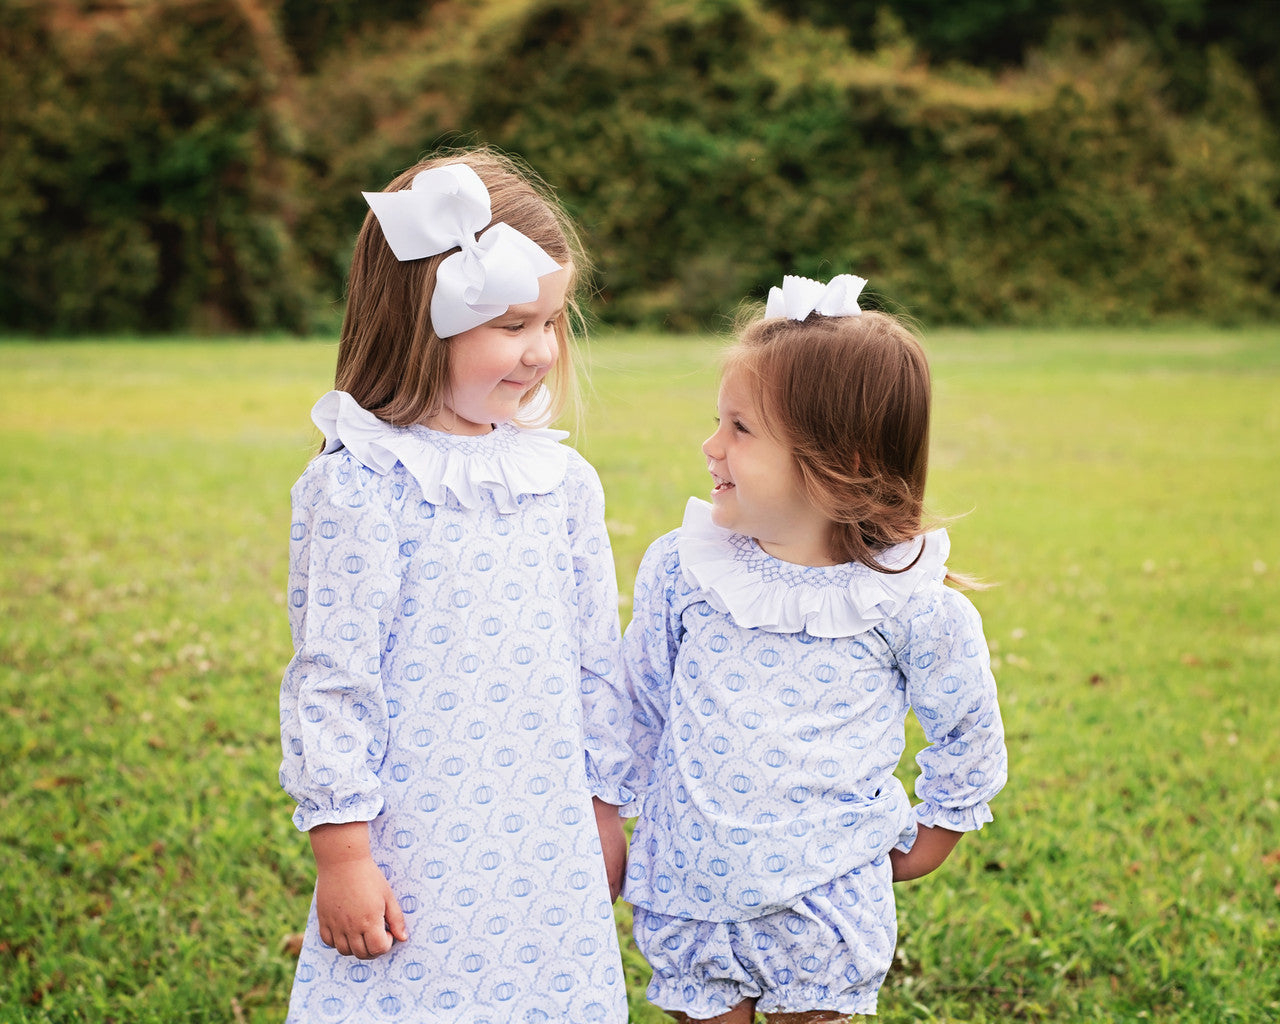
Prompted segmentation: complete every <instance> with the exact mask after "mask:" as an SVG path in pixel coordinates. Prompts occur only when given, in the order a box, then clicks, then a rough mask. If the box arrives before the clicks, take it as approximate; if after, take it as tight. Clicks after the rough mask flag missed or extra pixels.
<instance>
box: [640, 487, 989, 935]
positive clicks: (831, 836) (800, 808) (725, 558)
mask: <svg viewBox="0 0 1280 1024" xmlns="http://www.w3.org/2000/svg"><path fill="white" fill-rule="evenodd" d="M689 511H690V512H691V513H692V515H689V516H688V517H687V518H686V522H685V524H684V525H683V526H682V527H681V528H680V529H679V530H677V531H673V532H672V533H670V534H667V535H666V536H665V537H662V538H659V539H658V540H657V541H655V542H654V543H653V544H652V545H651V546H650V548H649V550H648V551H647V552H646V554H645V556H644V559H643V560H642V562H641V565H640V570H639V572H638V573H637V576H636V588H635V599H634V604H633V613H632V619H631V624H630V625H629V626H628V627H627V631H626V635H625V636H624V638H623V657H624V660H625V663H626V668H627V682H628V686H629V687H630V689H631V692H632V699H633V720H634V723H635V726H634V729H633V732H632V749H633V751H634V756H635V768H634V770H633V772H632V775H631V776H630V777H629V778H630V782H629V788H631V789H633V790H635V791H636V792H637V793H638V794H639V796H640V806H641V813H640V817H639V820H638V821H637V823H636V827H635V832H634V835H633V838H632V843H631V854H630V863H629V866H628V869H627V888H626V890H625V896H626V898H627V899H628V900H629V901H630V902H631V903H633V904H635V905H637V906H641V907H644V908H646V909H648V910H651V911H654V912H655V913H658V914H662V915H665V916H667V917H682V918H689V919H692V920H699V921H748V920H754V919H755V918H758V917H761V916H763V915H766V914H771V913H775V912H778V911H782V910H785V909H787V908H788V907H791V906H794V905H796V901H797V900H800V899H802V898H803V897H804V895H805V894H806V893H808V892H810V891H812V890H814V889H816V888H818V887H820V886H822V885H825V884H827V883H829V882H831V881H832V880H834V879H836V878H839V877H840V876H842V875H846V874H848V873H849V872H851V871H855V870H858V869H860V868H863V867H865V866H866V865H869V864H871V863H873V862H874V861H876V860H877V859H878V858H880V857H882V856H884V855H886V854H888V852H889V851H890V850H891V849H892V848H894V847H900V848H909V847H910V845H911V844H912V843H913V842H914V838H915V834H916V829H917V826H918V825H920V824H924V825H941V826H944V827H946V828H949V829H954V830H955V831H961V832H963V831H968V830H972V829H976V828H980V827H981V826H982V825H983V823H985V822H987V821H990V820H991V812H990V810H989V807H988V802H989V801H990V799H991V798H992V797H993V796H994V795H995V794H996V793H997V792H999V790H1000V789H1001V787H1002V786H1003V784H1004V781H1005V772H1006V754H1005V747H1004V732H1003V727H1002V725H1001V719H1000V711H999V706H998V703H997V700H996V687H995V680H994V679H993V678H992V675H991V669H990V658H989V656H988V653H987V646H986V642H985V640H984V638H983V634H982V624H981V620H980V619H979V617H978V614H977V612H976V611H975V609H974V608H973V605H972V604H971V603H970V602H969V601H968V600H967V599H966V598H965V597H964V596H963V595H962V594H960V593H958V592H957V591H955V590H953V589H951V588H950V587H947V586H945V585H944V584H943V582H942V575H943V574H944V573H945V566H943V565H941V564H940V559H934V560H933V561H931V562H930V563H929V565H928V566H927V567H926V568H924V569H922V570H921V571H920V572H919V573H916V574H915V575H914V576H913V577H911V579H912V580H913V583H912V589H911V590H910V592H899V591H896V590H895V591H894V592H893V596H892V597H891V598H888V599H885V600H886V601H888V603H891V604H892V605H893V609H892V611H887V610H886V609H884V608H881V607H879V605H878V604H877V603H875V602H878V601H881V598H882V594H883V593H884V592H883V591H882V590H881V589H880V585H879V583H877V582H876V581H874V580H873V579H871V576H870V575H869V574H867V573H865V572H864V571H863V569H864V567H851V566H830V567H817V568H810V567H804V566H796V565H792V564H790V563H786V562H782V561H779V560H778V559H775V558H772V557H771V556H769V555H768V554H766V553H764V552H763V551H761V550H760V549H759V548H758V547H757V546H756V545H755V544H754V542H751V541H750V540H749V538H741V537H739V536H738V535H736V534H730V533H728V531H720V533H719V535H718V538H716V539H715V540H714V541H713V540H712V539H710V537H709V534H708V533H707V530H706V524H705V522H704V521H703V520H702V519H701V517H700V512H701V510H700V508H699V506H698V505H696V504H692V503H691V506H690V510H689ZM689 536H691V537H693V538H694V541H693V542H692V543H689V541H688V537H689ZM931 536H932V535H931ZM713 543H718V545H719V547H720V551H719V552H718V553H716V552H714V551H712V550H710V549H711V547H712V545H713ZM931 546H932V544H930V545H928V546H927V547H926V557H927V556H928V550H929V547H931ZM939 548H940V549H941V545H939ZM686 550H688V551H690V552H691V553H692V555H691V557H693V558H694V559H695V565H694V571H693V572H688V571H686V566H685V564H684V557H685V552H686ZM735 563H736V568H735V567H734V565H735ZM709 566H716V567H718V568H717V573H718V574H717V575H716V577H715V579H714V580H713V585H715V586H716V587H717V591H716V592H715V593H713V592H712V591H710V590H708V589H706V588H704V586H702V585H701V584H700V583H699V582H698V580H699V578H700V577H699V575H698V574H699V573H701V574H702V576H703V577H706V574H707V570H708V567H709ZM913 572H914V570H913ZM904 575H907V574H904ZM873 584H875V585H874V586H873ZM886 585H887V586H889V587H891V588H892V587H897V586H899V585H902V584H892V583H887V584H886ZM809 590H824V591H827V592H828V593H827V594H826V595H825V596H824V597H822V599H819V597H818V596H817V595H814V594H810V593H808V591H809ZM851 590H853V591H860V590H865V594H864V595H862V596H860V597H859V599H857V600H851V599H849V598H848V594H849V593H850V591H851ZM795 592H799V595H800V596H796V593H795ZM724 595H727V596H728V601H727V602H722V601H721V600H720V599H719V597H720V596H724ZM881 603H884V602H881ZM722 604H723V605H726V606H727V609H728V610H726V609H725V608H724V607H718V605H722ZM869 608H870V609H875V612H876V614H877V615H878V616H879V621H878V622H877V624H876V625H874V626H872V627H870V628H865V629H862V630H860V631H851V630H853V628H854V626H855V625H856V624H857V623H859V622H863V621H865V616H866V615H867V609H869ZM836 609H839V611H837V610H836ZM810 612H816V614H815V615H814V616H813V617H812V618H806V616H807V615H808V614H809V613H810ZM740 615H741V616H742V617H743V619H742V620H740V619H739V618H738V616H740ZM743 620H745V621H743ZM840 620H842V621H840ZM795 621H803V622H804V623H805V628H797V629H795V630H793V631H784V630H781V629H780V628H778V627H780V626H781V625H782V624H783V623H784V622H786V623H794V622H795ZM818 622H824V623H828V624H830V625H831V626H832V628H831V629H829V630H828V632H829V633H831V634H833V635H831V636H819V635H815V634H814V633H813V632H812V631H811V629H809V628H808V626H810V625H816V624H817V623H818ZM748 623H760V624H761V625H749V624H748ZM770 626H772V627H774V628H772V629H771V628H769V627H770ZM908 709H911V710H914V712H915V715H916V717H917V719H918V720H919V722H920V725H921V727H922V729H923V731H924V735H925V739H926V741H927V743H928V746H926V747H925V749H923V750H922V751H920V753H919V754H918V755H917V758H916V760H917V761H918V763H919V764H920V766H921V769H922V774H921V776H920V778H919V780H918V781H917V783H916V792H917V796H918V797H919V798H920V800H921V803H920V804H919V805H917V806H916V807H915V808H914V809H913V808H912V806H911V802H910V800H909V799H908V797H907V794H906V791H905V789H904V788H903V786H902V784H901V783H900V782H899V781H898V779H897V778H896V776H895V775H894V771H895V769H896V768H897V766H898V762H899V760H900V758H901V756H902V754H903V752H904V748H905V746H906V740H905V728H904V720H905V718H906V714H907V711H908ZM882 909H883V913H884V914H885V915H890V916H891V915H892V913H893V908H892V902H891V901H889V903H888V904H887V905H886V906H885V907H884V908H882Z"/></svg>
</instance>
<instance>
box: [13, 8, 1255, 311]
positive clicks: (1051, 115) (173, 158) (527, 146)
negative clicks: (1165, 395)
mask: <svg viewBox="0 0 1280 1024" xmlns="http://www.w3.org/2000/svg"><path fill="white" fill-rule="evenodd" d="M771 6H772V7H775V8H779V10H771V9H767V8H766V6H764V5H762V3H760V2H758V0H643V2H635V0H485V2H480V0H473V2H434V3H432V2H416V3H415V2H410V0H398V2H395V3H388V4H379V5H368V4H356V3H348V2H340V3H332V4H325V5H312V4H304V3H297V2H294V0H182V2H178V0H141V2H138V3H131V4H127V5H114V4H111V5H107V4H100V3H93V2H90V0H50V2H49V3H45V4H39V5H36V4H32V3H28V2H25V0H0V58H2V59H0V86H2V87H3V89H4V91H5V94H6V97H7V98H9V102H7V103H6V105H5V108H4V112H3V113H0V133H2V134H3V137H4V139H5V140H6V141H5V145H4V146H3V147H0V326H6V327H9V328H15V327H16V328H20V329H26V330H53V331H68V330H77V329H117V328H123V327H138V328H143V329H172V328H180V327H184V326H209V325H225V326H231V327H249V328H275V327H283V328H288V329H298V328H301V327H304V326H305V325H306V323H307V322H308V320H309V318H312V317H314V315H315V314H316V313H317V312H320V311H322V310H324V309H326V308H327V309H329V310H330V311H332V310H333V309H334V308H335V307H337V305H338V304H339V303H340V300H341V297H342V290H343V282H344V275H345V269H346V261H347V258H348V254H349V251H350V244H351V240H352V239H353V237H354V234H355V231H356V229H357V227H358V226H359V223H360V220H361V218H362V217H363V215H364V205H363V203H362V201H361V199H360V196H359V191H360V190H361V189H369V188H377V187H381V185H383V184H384V183H385V182H386V181H387V180H388V179H389V178H390V177H391V176H392V175H393V174H394V173H396V172H397V171H399V170H400V169H402V168H404V167H405V166H408V165H409V164H410V163H412V162H413V161H414V160H415V159H416V158H417V157H418V156H420V155H422V154H423V153H424V152H426V151H429V150H431V149H433V148H435V147H436V146H438V145H439V144H441V143H449V142H454V143H463V144H466V143H474V142H484V143H490V144H494V145H498V146H500V147H502V148H504V149H507V150H509V151H512V152H515V153H517V154H519V155H521V156H522V157H524V158H525V159H526V160H527V161H528V162H529V163H530V164H531V165H532V166H533V167H535V168H536V169H537V170H538V171H539V172H541V174H542V175H543V176H544V177H545V178H546V179H547V180H548V181H549V182H550V183H551V184H552V185H554V186H555V187H556V188H558V189H559V191H560V193H561V195H562V196H563V198H564V199H565V201H566V203H567V204H568V205H569V207H570V208H571V210H572V211H573V212H574V213H575V214H576V215H577V216H578V218H579V219H580V220H581V222H582V224H583V226H584V228H585V233H586V239H587V242H588V246H589V249H590V251H591V252H592V253H593V255H594V256H595V257H596V259H597V262H598V266H599V275H598V284H599V287H600V296H599V301H598V303H597V311H598V312H599V314H600V315H601V316H602V317H604V318H605V319H606V320H608V321H611V322H615V323H658V322H666V323H669V324H674V325H680V326H689V325H693V324H706V323H714V322H716V318H717V317H720V316H723V315H725V314H727V313H730V312H732V309H733V307H734V306H735V304H736V303H737V302H738V301H739V300H741V299H742V298H744V297H747V296H752V297H756V298H759V297H760V296H761V295H762V294H763V291H764V289H765V288H766V287H767V286H768V285H769V284H770V283H773V282H775V281H776V280H777V279H778V278H779V276H780V275H781V274H783V273H786V272H798V273H805V274H810V275H815V276H816V275H823V276H827V275H830V274H831V273H836V272H843V271H856V272H858V273H862V274H863V275H864V276H867V277H869V278H871V279H872V286H873V288H874V289H876V290H877V291H878V293H879V295H880V296H881V298H882V300H883V301H886V302H888V303H890V304H894V305H900V306H904V307H906V308H908V309H910V310H911V311H912V312H914V313H915V314H917V315H918V316H920V317H922V318H924V319H926V320H927V321H930V322H934V323H940V322H950V323H970V324H976V323H1000V322H1005V323H1024V324H1031V323H1052V322H1070V323H1100V322H1105V323H1120V322H1127V323H1146V322H1152V321H1158V320H1161V319H1171V318H1176V319H1184V320H1185V319H1199V320H1212V321H1219V322H1233V321H1245V320H1257V319H1265V318H1270V317H1274V316H1276V315H1278V314H1280V265H1278V264H1277V261H1276V259H1275V254H1276V253H1277V252H1280V159H1278V157H1280V132H1278V129H1277V125H1278V124H1280V119H1277V118H1275V117H1273V116H1269V114H1268V106H1267V103H1266V102H1264V99H1272V100H1273V99H1274V98H1273V97H1271V93H1270V91H1268V90H1272V88H1273V85H1274V83H1273V82H1272V81H1271V79H1270V78H1268V75H1271V74H1272V73H1273V70H1274V67H1273V62H1272V61H1269V60H1264V59H1262V58H1261V57H1260V56H1259V54H1262V53H1269V52H1271V50H1270V49H1268V44H1267V40H1268V39H1273V38H1274V36H1275V35H1276V30H1275V29H1274V28H1273V27H1268V26H1269V23H1262V22H1258V21H1257V19H1256V18H1252V17H1249V18H1244V19H1243V20H1239V21H1238V22H1233V21H1230V19H1227V18H1226V17H1225V16H1224V15H1223V13H1222V12H1221V11H1219V10H1218V8H1217V7H1216V6H1213V5H1208V4H1205V3H1199V2H1195V3H1193V2H1191V0H1188V2H1187V3H1185V4H1173V3H1171V2H1168V3H1166V2H1158V0H1150V2H1149V3H1147V4H1146V5H1140V6H1139V7H1135V8H1134V9H1133V11H1132V12H1131V16H1128V17H1125V18H1117V17H1114V16H1111V15H1108V14H1107V13H1106V11H1105V10H1104V9H1103V7H1104V6H1105V5H1097V4H1092V3H1091V2H1089V0H1060V2H1059V3H1057V4H1050V5H1027V4H1025V3H1022V2H1021V0H1011V2H1010V3H1009V4H1008V5H1006V6H1005V7H995V6H993V5H983V4H976V3H973V4H941V5H940V4H938V3H932V2H924V0H914V2H912V0H900V2H898V3H887V4H885V5H884V6H883V7H882V8H879V9H878V13H877V14H876V18H875V20H874V22H871V21H869V20H868V15H867V13H866V12H867V11H870V10H876V9H875V8H872V7H871V6H870V5H847V6H846V5H831V4H819V5H812V8H811V9H809V10H808V11H807V12H806V17H810V18H814V19H816V20H818V21H819V22H826V23H828V24H821V25H814V24H811V23H810V22H809V21H807V20H788V19H787V18H786V17H785V16H784V15H786V14H788V13H790V14H792V15H798V12H799V9H800V7H802V6H808V5H795V4H788V3H775V4H773V5H771ZM841 11H844V12H845V15H844V21H843V22H840V12H841ZM992 11H1001V12H1003V14H1004V15H1006V17H1005V19H1004V21H1003V22H1002V26H1003V28H1002V31H1001V32H1000V33H994V32H993V31H992V30H991V26H990V24H989V16H990V14H991V12H992ZM1051 14H1052V15H1053V16H1052V17H1050V15H1051ZM855 18H856V19H860V20H857V21H854V20H852V19H855ZM832 22H840V23H841V24H842V25H844V27H847V28H849V29H851V31H850V32H848V33H846V32H845V31H843V30H833V29H832V27H830V23H832ZM1233 26H1234V27H1233ZM1207 43H1211V44H1212V45H1207ZM988 44H989V45H988ZM966 61H967V62H969V63H962V62H966ZM1260 90H1263V91H1264V92H1265V97H1260ZM1270 109H1271V110H1272V111H1273V112H1274V110H1275V109H1276V105H1275V104H1274V103H1273V105H1272V107H1271V108H1270ZM322 315H325V314H323V313H322ZM328 315H330V316H331V315H332V314H331V313H330V314H328Z"/></svg>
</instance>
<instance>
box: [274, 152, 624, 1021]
mask: <svg viewBox="0 0 1280 1024" xmlns="http://www.w3.org/2000/svg"><path fill="white" fill-rule="evenodd" d="M365 198H366V199H367V201H368V203H369V206H370V208H371V209H370V213H369V215H368V216H367V217H366V219H365V223H364V226H363V227H362V229H361V231H360V235H359V238H358V239H357V242H356V248H355V255H354V258H353V261H352V268H351V278H350V286H349V299H348V306H347V313H346V319H345V321H344V323H343V330H342V340H341V345H340V348H339V352H338V367H337V379H336V387H337V390H335V391H331V392H329V393H328V394H327V395H325V396H324V397H323V398H321V399H320V401H319V402H318V403H317V404H316V407H315V409H314V410H313V412H312V417H313V419H314V420H315V422H316V424H317V425H318V426H319V427H320V429H321V430H322V431H323V432H324V435H325V443H324V448H323V451H322V453H321V454H320V455H319V456H318V457H317V458H315V459H314V460H313V461H312V462H311V464H310V465H309V466H308V467H307V469H306V471H305V472H304V473H303V474H302V477H301V478H300V479H299V480H298V482H297V484H296V485H295V486H294V488H293V492H292V498H293V527H292V544H291V548H290V570H289V606H290V626H291V630H292V634H293V642H294V647H295V652H296V653H295V655H294V657H293V660H292V661H291V662H290V663H289V667H288V669H287V670H286V672H285V675H284V681H283V683H282V686H281V692H280V723H281V736H282V745H283V750H284V759H283V763H282V765H281V768H280V779H281V783H282V785H283V786H284V787H285V789H286V790H287V791H288V792H289V793H290V794H291V795H292V796H293V797H294V798H295V799H296V800H297V802H298V808H297V811H296V813H295V814H294V821H295V823H296V824H297V826H298V828H300V829H302V830H304V831H307V832H309V833H310V838H311V845H312V849H313V852H314V854H315V859H316V868H317V882H316V892H315V900H314V903H313V906H312V911H311V914H310V918H309V920H308V924H307V932H306V938H305V941H304V945H303V949H302V954H301V956H300V958H299V962H298V967H297V973H296V977H295V981H294V985H293V993H292V997H291V1000H290V1009H289V1018H288V1019H289V1021H291V1022H304V1021H307V1022H310V1021H326V1022H338V1021H352V1022H354V1021H360V1022H367V1021H384V1020H386V1021H403V1020H412V1021H414V1022H424V1021H426V1022H430V1021H448V1022H450V1024H509V1022H511V1021H556V1022H558V1021H570V1020H572V1021H583V1022H588V1021H601V1022H609V1024H620V1022H623V1021H625V1020H626V1016H627V1008H626V993H625V987H624V980H623V976H622V969H621V961H620V957H619V951H618V945H617V937H616V932H615V930H614V922H613V914H612V909H611V903H612V895H615V894H616V891H617V888H618V887H619V885H620V883H621V876H622V871H623V867H624V861H625V848H626V843H625V838H624V835H623V832H622V828H621V824H620V820H619V817H618V812H617V806H618V805H619V804H622V803H625V802H627V801H628V800H629V798H630V795H629V794H628V793H627V791H626V790H625V789H624V788H623V786H622V779H623V776H624V775H625V773H626V770H627V764H628V754H627V749H626V743H625V738H626V735H627V731H628V728H629V720H630V712H629V705H628V701H627V698H626V696H625V686H624V684H623V683H622V682H621V681H620V680H619V678H618V675H617V673H618V669H617V667H616V666H617V663H618V644H619V631H618V618H617V584H616V580H615V575H614V568H613V562H612V554H611V549H610V546H609V538H608V535H607V533H606V530H605V526H604V499H603V495H602V491H601V488H600V483H599V480H598V478H597V476H596V474H595V472H594V471H593V470H592V469H591V467H590V466H589V465H588V464H587V463H586V462H585V461H584V460H583V459H582V458H581V456H579V455H578V454H577V453H576V452H574V451H573V450H572V449H570V448H567V447H565V446H564V445H563V444H561V443H560V441H561V439H563V438H564V437H565V436H566V435H565V434H563V433H561V432H559V431H551V430H548V429H543V428H540V427H538V426H530V425H522V424H526V423H529V422H530V421H533V422H534V423H545V422H547V421H548V419H549V418H550V415H551V414H552V413H553V412H554V411H555V410H556V409H557V408H558V407H559V403H560V402H561V401H562V400H563V398H564V395H565V389H566V387H567V386H570V385H571V383H572V380H573V376H572V367H571V361H570V324H569V311H570V309H572V307H573V305H574V290H575V283H576V281H577V280H578V278H579V271H580V270H581V269H583V258H582V255H581V251H580V249H579V247H578V245H577V241H576V236H575V233H574V231H573V230H572V226H571V225H570V224H569V222H568V221H567V219H566V218H565V216H564V215H563V213H562V211H561V210H560V209H559V207H558V206H557V205H556V203H555V202H554V201H553V200H552V199H551V198H550V197H549V196H548V195H547V194H546V192H545V190H543V189H542V188H541V187H540V186H539V185H537V184H536V183H535V182H534V181H533V180H531V178H530V177H529V176H527V175H525V174H523V173H521V172H520V171H519V170H518V169H517V168H516V167H515V166H514V165H513V164H512V163H511V162H510V161H508V160H506V159H505V158H502V157H500V156H498V155H496V154H494V153H491V152H489V151H477V152H469V153H465V154H461V155H458V156H453V157H444V158H438V159H434V160H430V161H427V162H425V163H422V164H420V165H418V166H416V167H414V168H412V169H411V170H409V171H406V172H405V173H404V174H402V175H400V176H399V177H398V178H396V179H395V180H394V181H392V182H391V184H390V185H389V186H388V187H387V190H386V191H385V192H380V193H365ZM611 890H612V892H611Z"/></svg>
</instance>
